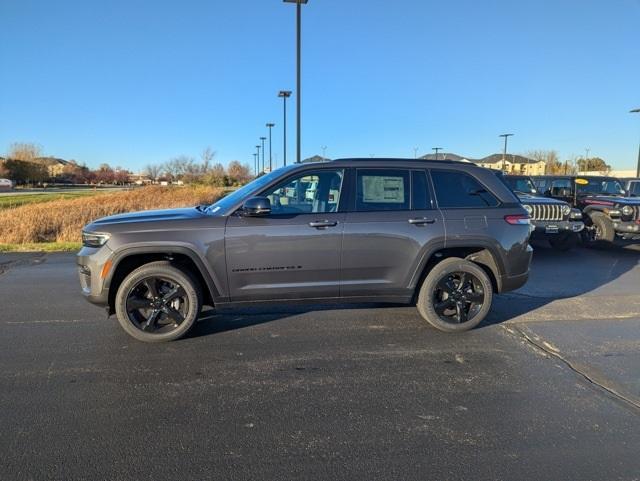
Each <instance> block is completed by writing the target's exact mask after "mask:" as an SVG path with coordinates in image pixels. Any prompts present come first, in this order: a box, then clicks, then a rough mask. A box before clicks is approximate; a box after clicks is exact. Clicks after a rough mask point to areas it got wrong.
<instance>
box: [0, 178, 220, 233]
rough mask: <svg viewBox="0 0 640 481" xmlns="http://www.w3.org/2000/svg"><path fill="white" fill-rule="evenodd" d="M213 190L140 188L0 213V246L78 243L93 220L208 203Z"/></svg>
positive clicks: (214, 195)
mask: <svg viewBox="0 0 640 481" xmlns="http://www.w3.org/2000/svg"><path fill="white" fill-rule="evenodd" d="M223 193H224V191H223V190H222V189H220V188H216V187H208V186H197V187H190V186H189V187H159V186H152V187H142V188H138V189H135V190H131V191H123V192H117V193H111V194H102V195H97V196H93V197H85V198H77V199H65V200H54V201H50V202H41V203H37V204H30V205H24V206H21V207H16V208H13V209H7V210H2V211H0V245H1V244H12V245H15V244H18V245H20V244H32V243H44V242H58V243H64V242H79V241H80V233H81V229H82V227H83V226H84V225H85V224H88V223H89V222H91V221H92V220H94V219H97V218H99V217H104V216H108V215H114V214H121V213H123V212H132V211H137V210H148V209H163V208H170V207H186V206H191V205H198V204H209V203H212V202H214V201H215V200H217V199H219V198H220V197H222V195H223Z"/></svg>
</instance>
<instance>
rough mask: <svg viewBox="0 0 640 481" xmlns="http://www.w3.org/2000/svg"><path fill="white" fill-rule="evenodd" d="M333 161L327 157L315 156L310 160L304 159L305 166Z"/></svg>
mask: <svg viewBox="0 0 640 481" xmlns="http://www.w3.org/2000/svg"><path fill="white" fill-rule="evenodd" d="M329 160H331V159H328V158H326V157H322V156H321V155H314V156H313V157H309V158H308V159H304V160H303V161H302V163H303V164H308V163H311V162H327V161H329Z"/></svg>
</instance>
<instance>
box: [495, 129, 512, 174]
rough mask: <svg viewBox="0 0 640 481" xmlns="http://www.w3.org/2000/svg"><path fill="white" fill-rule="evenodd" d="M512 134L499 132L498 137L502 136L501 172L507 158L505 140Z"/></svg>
mask: <svg viewBox="0 0 640 481" xmlns="http://www.w3.org/2000/svg"><path fill="white" fill-rule="evenodd" d="M512 136H513V134H500V135H499V136H498V137H504V150H503V151H502V172H504V170H505V161H506V160H507V141H508V140H509V137H512Z"/></svg>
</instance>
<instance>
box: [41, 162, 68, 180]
mask: <svg viewBox="0 0 640 481" xmlns="http://www.w3.org/2000/svg"><path fill="white" fill-rule="evenodd" d="M34 161H35V162H39V163H41V164H44V165H46V167H47V173H48V174H49V177H54V178H55V177H59V176H61V175H62V174H63V173H64V168H65V167H66V166H67V165H69V161H68V160H64V159H58V158H56V157H38V158H37V159H34Z"/></svg>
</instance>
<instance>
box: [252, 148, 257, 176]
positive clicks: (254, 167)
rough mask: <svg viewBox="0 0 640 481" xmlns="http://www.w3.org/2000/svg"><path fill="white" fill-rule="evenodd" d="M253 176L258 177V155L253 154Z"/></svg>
mask: <svg viewBox="0 0 640 481" xmlns="http://www.w3.org/2000/svg"><path fill="white" fill-rule="evenodd" d="M253 174H254V176H255V177H258V154H256V153H255V152H254V153H253Z"/></svg>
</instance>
